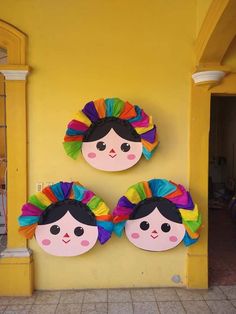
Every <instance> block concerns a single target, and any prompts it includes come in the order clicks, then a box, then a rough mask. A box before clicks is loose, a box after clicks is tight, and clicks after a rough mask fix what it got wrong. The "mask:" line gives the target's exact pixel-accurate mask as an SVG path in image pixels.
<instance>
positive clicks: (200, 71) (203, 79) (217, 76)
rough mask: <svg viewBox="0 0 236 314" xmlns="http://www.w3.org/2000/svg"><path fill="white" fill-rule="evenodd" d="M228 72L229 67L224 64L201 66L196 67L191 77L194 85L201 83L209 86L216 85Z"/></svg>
mask: <svg viewBox="0 0 236 314" xmlns="http://www.w3.org/2000/svg"><path fill="white" fill-rule="evenodd" d="M228 73H230V69H229V68H228V67H225V66H217V65H216V66H211V67H209V66H202V67H197V68H196V70H195V72H194V73H193V74H192V79H193V81H194V83H195V85H203V86H208V87H209V88H211V87H212V86H215V85H218V84H219V83H220V82H221V80H222V79H223V78H224V77H225V75H227V74H228Z"/></svg>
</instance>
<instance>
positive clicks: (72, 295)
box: [59, 291, 84, 303]
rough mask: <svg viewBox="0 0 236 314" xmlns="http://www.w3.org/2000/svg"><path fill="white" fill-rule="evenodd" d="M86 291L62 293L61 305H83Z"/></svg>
mask: <svg viewBox="0 0 236 314" xmlns="http://www.w3.org/2000/svg"><path fill="white" fill-rule="evenodd" d="M83 298H84V291H62V292H61V297H60V300H59V303H82V302H83Z"/></svg>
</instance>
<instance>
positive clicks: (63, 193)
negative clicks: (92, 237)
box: [18, 182, 113, 244]
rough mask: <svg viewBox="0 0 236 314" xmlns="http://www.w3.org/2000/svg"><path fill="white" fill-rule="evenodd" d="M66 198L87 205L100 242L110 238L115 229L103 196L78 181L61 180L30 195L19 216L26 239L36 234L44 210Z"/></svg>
mask: <svg viewBox="0 0 236 314" xmlns="http://www.w3.org/2000/svg"><path fill="white" fill-rule="evenodd" d="M66 200H76V201H80V202H81V203H83V204H85V205H87V207H88V208H89V209H90V211H91V212H92V213H93V214H94V216H95V219H96V224H97V227H98V240H99V242H100V243H101V244H104V243H105V242H107V241H108V240H109V238H110V237H111V234H112V230H113V223H112V217H111V215H109V208H108V207H107V205H106V204H105V203H104V201H103V200H102V199H101V198H99V197H98V196H96V195H95V194H94V193H93V192H92V191H90V190H88V189H86V188H85V187H83V186H82V185H81V184H80V183H78V182H59V183H56V184H53V185H51V186H47V187H45V188H44V189H43V190H42V192H38V193H36V194H34V195H32V196H30V198H29V201H28V203H26V204H24V205H23V207H22V213H21V216H20V217H19V218H18V222H19V225H20V227H19V233H20V234H21V235H22V236H24V237H25V238H26V239H31V238H32V237H33V236H34V235H35V230H36V227H37V225H38V222H39V220H40V217H41V216H42V214H43V213H44V211H45V210H46V209H47V208H48V207H49V206H50V205H52V204H56V203H57V202H63V201H66ZM55 210H56V209H55Z"/></svg>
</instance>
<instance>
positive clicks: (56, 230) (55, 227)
mask: <svg viewBox="0 0 236 314" xmlns="http://www.w3.org/2000/svg"><path fill="white" fill-rule="evenodd" d="M60 231H61V229H60V227H59V226H58V225H53V226H51V228H50V232H51V234H54V235H56V234H58V233H59V232H60Z"/></svg>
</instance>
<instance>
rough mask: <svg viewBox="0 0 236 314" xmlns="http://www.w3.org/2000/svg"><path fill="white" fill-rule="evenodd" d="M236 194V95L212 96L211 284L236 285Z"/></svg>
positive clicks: (210, 183) (210, 186) (210, 159)
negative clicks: (235, 197) (235, 199)
mask: <svg viewBox="0 0 236 314" xmlns="http://www.w3.org/2000/svg"><path fill="white" fill-rule="evenodd" d="M235 195H236V96H212V98H211V121H210V136H209V281H210V285H214V284H217V285H229V284H236V263H235V261H236V245H235V243H236V201H235V202H234V196H235ZM234 203H235V205H234Z"/></svg>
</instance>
